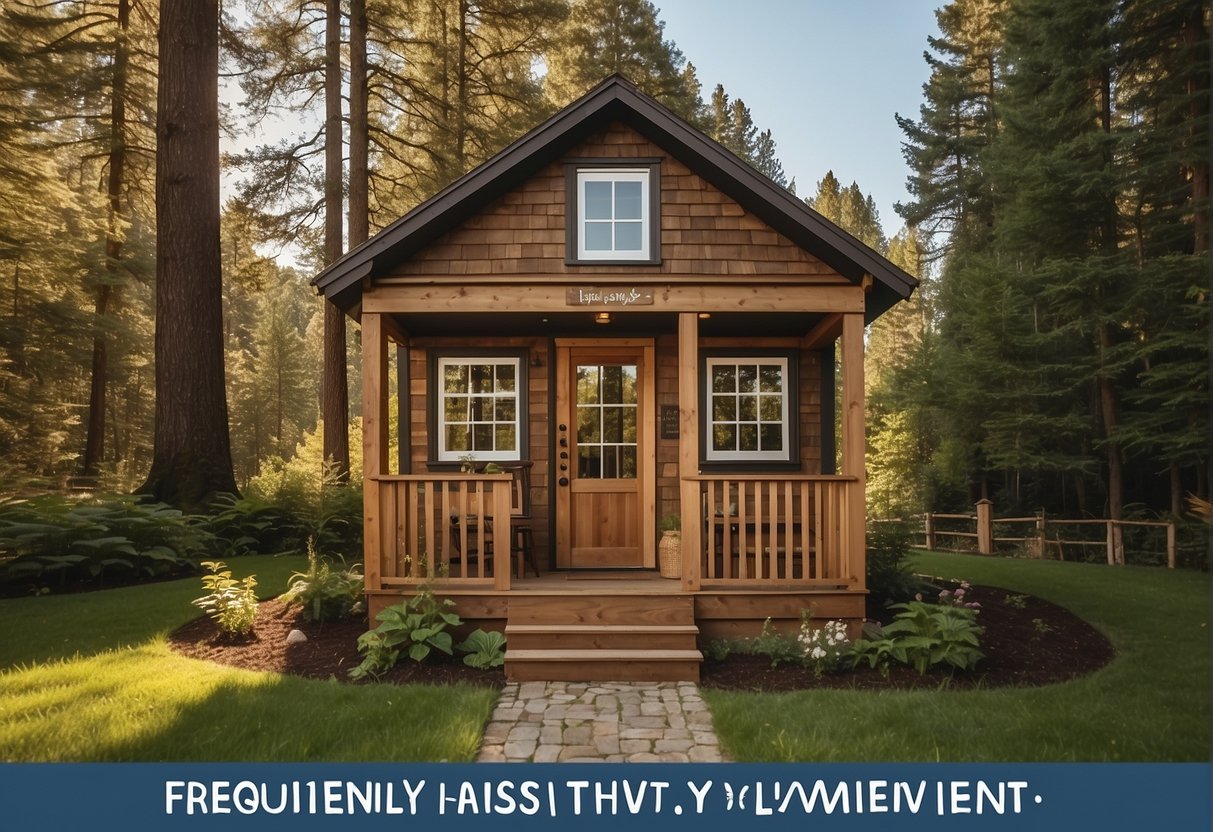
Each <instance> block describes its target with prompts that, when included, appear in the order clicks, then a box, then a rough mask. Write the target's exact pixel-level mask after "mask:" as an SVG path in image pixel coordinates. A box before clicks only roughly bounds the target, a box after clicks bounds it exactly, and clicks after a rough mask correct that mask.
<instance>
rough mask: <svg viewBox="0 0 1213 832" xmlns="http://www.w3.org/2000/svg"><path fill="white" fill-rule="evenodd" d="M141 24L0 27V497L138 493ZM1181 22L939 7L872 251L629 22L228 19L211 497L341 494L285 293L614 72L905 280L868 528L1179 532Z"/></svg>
mask: <svg viewBox="0 0 1213 832" xmlns="http://www.w3.org/2000/svg"><path fill="white" fill-rule="evenodd" d="M162 5H163V4H159V3H155V2H151V0H105V1H103V2H79V1H77V0H10V2H7V3H6V4H5V6H4V9H3V11H2V12H0V59H2V60H0V145H2V147H3V152H2V153H0V275H2V278H3V279H2V280H0V285H2V286H3V287H4V290H3V292H0V495H2V496H13V495H21V494H30V493H34V492H37V491H42V490H48V489H59V488H62V487H63V486H64V485H72V484H74V483H82V482H83V483H87V484H90V485H92V484H94V483H95V484H98V485H99V486H100V487H102V488H104V489H108V490H116V491H131V490H133V489H136V488H139V487H140V486H141V484H144V485H146V484H147V483H148V482H149V479H148V472H149V469H151V468H152V460H153V450H154V444H155V443H154V439H153V437H154V419H155V404H154V399H155V397H154V389H155V384H154V361H155V355H156V350H155V348H154V337H155V336H154V333H155V329H156V320H155V318H156V282H157V275H156V257H155V253H156V233H157V227H158V226H157V206H156V187H155V179H156V177H155V168H156V152H157V133H156V124H157V74H158V71H159V70H158V67H159V66H160V61H159V59H160V57H161V56H159V55H158V54H157V48H158V47H157V31H158V28H159V26H160V19H159V18H160V14H161V13H162ZM1210 15H1211V13H1210V7H1209V3H1208V2H1207V0H1067V2H1065V3H1056V2H1052V0H954V1H953V2H951V3H948V4H946V5H943V6H942V7H941V8H940V9H939V10H938V11H937V12H936V19H937V23H938V33H937V34H936V35H934V36H932V37H930V38H929V39H928V42H927V43H926V44H924V47H925V50H926V51H925V52H924V57H925V59H926V61H927V64H928V68H929V72H930V75H929V80H928V82H927V83H926V84H925V86H924V88H923V100H922V104H921V108H920V110H919V112H918V113H903V114H897V115H896V116H895V115H894V114H893V113H890V114H889V118H894V117H896V119H897V123H898V124H899V126H900V129H901V131H902V133H903V136H904V144H903V152H904V156H905V162H906V164H907V167H908V181H907V189H908V191H909V194H910V198H909V199H908V200H907V201H906V202H904V203H901V204H898V205H897V206H896V212H897V214H898V216H899V219H900V222H901V223H903V224H902V225H901V226H900V228H899V229H898V230H897V231H896V232H895V233H893V234H889V232H888V230H887V229H886V226H885V224H884V223H883V222H882V219H881V217H880V216H879V214H878V211H877V209H876V205H875V202H874V200H873V199H872V198H871V196H869V195H868V194H867V193H865V191H864V189H863V187H862V186H861V184H859V182H858V181H853V182H851V183H850V184H844V183H843V182H842V181H839V179H838V178H837V177H836V176H835V175H834V174H833V172H831V171H829V170H828V169H826V170H823V171H822V172H821V173H820V174H819V175H820V179H818V180H817V181H816V182H815V183H814V184H813V185H812V186H809V185H808V183H805V182H801V183H796V182H794V181H790V180H789V177H788V175H787V174H786V173H785V171H784V169H783V165H782V163H781V161H780V158H779V153H778V146H777V142H776V138H777V137H775V136H773V135H772V133H771V131H770V130H763V129H761V125H758V124H755V121H754V118H753V116H752V114H751V113H750V110H749V108H748V107H747V106H746V105H745V103H744V100H743V98H742V95H741V93H742V92H744V91H729V90H726V89H725V88H724V87H723V86H722V85H715V86H714V87H713V88H712V89H710V90H709V89H708V88H707V87H706V86H705V85H703V83H702V82H701V79H700V78H699V77H698V76H697V72H696V69H695V66H694V63H693V59H694V56H684V55H683V54H682V53H681V52H680V51H679V49H678V48H677V46H676V45H675V43H674V40H673V39H672V35H673V34H675V33H668V32H666V31H665V30H664V28H663V26H662V24H661V22H660V12H659V10H658V9H657V8H656V7H655V6H654V5H653V4H652V3H650V2H646V0H481V2H472V0H242V2H230V3H227V4H225V6H224V9H223V15H222V17H221V18H220V20H219V27H218V28H219V35H220V43H221V46H222V62H221V69H220V71H221V73H223V74H224V75H225V76H230V77H231V78H233V79H235V81H236V82H237V83H238V85H239V90H240V93H241V96H240V97H241V100H240V101H239V102H238V104H237V105H236V106H233V107H230V108H227V109H226V110H225V112H224V123H223V129H224V130H225V131H227V132H228V133H229V134H230V135H233V136H235V135H237V134H240V133H242V132H247V131H251V130H253V129H254V128H255V127H256V126H257V125H258V124H261V123H262V122H264V121H266V120H269V119H275V118H279V119H281V118H283V116H284V114H285V118H286V119H287V120H288V121H289V123H290V124H292V125H293V126H294V127H295V129H292V130H291V131H289V135H287V136H286V137H285V138H283V139H281V140H280V141H275V142H274V143H271V144H265V145H254V146H250V147H249V148H248V149H247V150H244V151H242V152H240V153H238V154H232V155H228V156H226V157H225V158H224V159H223V160H222V165H223V166H224V167H225V169H226V170H227V171H228V173H229V176H230V177H231V178H232V181H234V182H237V183H238V184H237V186H236V187H235V188H234V189H233V193H232V194H231V196H230V197H229V198H227V199H226V201H225V202H224V204H223V206H222V217H221V225H220V244H221V256H220V260H221V269H222V282H221V285H222V293H223V306H222V330H223V332H222V337H223V353H224V360H223V365H222V370H223V378H222V385H223V389H224V390H225V391H226V398H227V412H228V418H227V424H226V425H224V426H222V427H223V428H225V429H226V430H227V431H228V433H229V435H230V448H231V460H232V474H233V481H234V483H235V485H236V486H237V487H239V488H241V489H244V490H249V489H251V490H254V491H257V490H258V489H260V490H261V492H262V493H270V492H272V491H273V489H274V488H275V487H280V486H281V483H282V482H284V481H285V480H288V479H289V478H291V477H311V478H316V479H318V476H319V471H320V468H321V460H322V459H323V458H324V457H325V456H329V457H332V458H335V459H336V460H337V467H338V471H339V473H340V472H341V470H342V469H345V468H347V467H348V466H350V465H351V464H352V466H353V467H354V469H355V473H356V469H357V466H358V459H357V454H355V455H354V459H352V460H351V459H350V455H349V452H348V448H349V444H348V443H349V440H348V435H349V433H350V432H351V431H352V432H353V433H354V435H355V440H354V447H357V431H358V427H359V424H358V413H357V403H358V402H359V400H360V396H359V391H358V390H357V384H358V378H359V375H358V373H357V372H355V371H353V368H356V367H357V364H358V355H357V352H358V350H357V328H356V326H351V327H349V328H348V331H343V330H344V329H345V327H344V321H343V320H342V319H341V315H340V313H335V310H333V309H331V308H330V309H328V310H326V309H325V308H324V307H323V305H322V303H321V301H320V300H319V299H318V298H317V297H316V296H315V293H314V292H313V290H312V289H311V288H310V287H309V285H308V280H309V278H310V276H311V275H312V274H314V273H315V272H317V271H319V270H320V269H321V268H322V267H323V265H324V264H325V263H327V262H331V261H332V260H333V259H335V258H336V257H338V256H340V254H341V252H342V251H344V250H347V249H348V248H350V247H352V246H354V245H356V244H358V243H359V242H361V241H362V240H364V239H366V237H367V236H368V235H369V234H373V233H374V232H375V231H376V230H377V229H379V228H381V227H383V226H385V225H387V224H388V223H390V222H391V221H393V220H394V219H396V218H397V217H399V216H400V215H402V214H403V213H405V212H406V211H408V210H409V209H410V208H412V207H413V206H415V205H417V204H418V203H419V202H421V201H423V200H424V199H426V198H427V197H429V196H431V195H432V194H434V193H435V192H437V191H438V190H440V189H441V188H442V187H443V186H445V185H446V184H448V183H449V182H451V181H453V180H454V179H455V178H457V177H459V176H460V175H462V174H463V173H465V172H467V171H468V170H469V169H471V168H472V167H474V166H475V165H477V164H479V163H480V162H482V161H484V160H485V159H487V158H488V157H490V156H491V155H492V154H493V153H495V152H496V151H498V150H500V149H501V148H503V147H504V146H505V145H507V144H508V143H510V142H511V141H513V140H514V139H515V138H517V137H519V136H520V135H522V134H523V133H525V132H526V131H527V130H529V129H530V128H531V127H533V126H535V125H536V124H538V123H540V122H541V121H543V119H545V118H546V117H547V116H549V115H551V114H552V113H553V112H555V111H556V110H557V109H559V108H560V107H562V106H564V105H566V104H568V103H569V102H570V101H572V100H574V99H575V98H577V97H578V96H580V95H581V94H582V93H584V92H585V91H586V90H588V89H589V88H590V87H592V86H593V85H595V84H596V83H597V82H599V81H600V80H601V79H602V78H604V77H606V76H607V75H609V74H611V73H613V72H620V73H623V74H624V75H626V76H627V77H628V78H629V79H631V80H632V81H633V82H635V83H636V84H637V85H638V86H639V87H640V88H641V89H642V90H643V91H645V92H647V93H648V94H650V95H652V96H654V97H656V98H657V99H658V100H660V101H662V102H663V103H664V104H666V105H667V106H668V107H670V108H671V109H672V110H673V111H674V112H675V113H677V114H678V115H680V116H681V117H683V118H684V119H686V120H687V121H689V122H690V123H692V124H693V125H695V126H696V127H698V128H699V129H701V130H703V131H704V132H705V133H707V134H708V135H710V136H712V137H713V138H715V139H717V140H719V141H721V142H722V143H723V144H724V145H725V146H726V147H728V148H729V149H730V150H732V151H733V152H734V153H736V154H737V155H738V156H740V157H741V158H742V159H744V160H746V161H747V162H748V163H749V164H751V165H753V166H754V167H755V168H756V169H758V170H759V171H761V172H762V173H763V174H765V175H767V176H769V177H770V178H771V179H773V180H774V181H776V182H778V183H779V184H781V185H783V186H785V187H788V188H791V189H793V190H797V189H798V190H799V191H800V192H801V193H802V195H804V194H807V196H805V200H806V202H808V203H809V205H810V206H812V207H813V208H814V209H816V210H817V211H819V212H821V213H822V214H824V215H825V216H827V217H829V218H830V219H832V220H834V221H835V222H837V223H838V224H840V225H841V226H842V227H843V228H845V229H847V230H848V231H850V232H851V233H852V234H854V235H855V236H856V237H858V238H859V239H861V240H863V241H864V242H865V243H867V244H869V245H871V246H872V247H873V248H876V249H877V250H879V251H881V252H882V253H884V254H885V255H886V256H888V257H889V258H890V259H891V260H892V261H893V262H895V263H897V264H898V265H900V266H902V267H903V268H905V269H906V270H907V271H910V272H911V273H914V274H916V275H917V276H918V277H919V279H920V280H921V285H920V288H919V290H918V291H917V292H916V293H915V295H914V298H913V299H912V301H911V302H910V303H907V304H902V305H901V306H899V307H898V308H897V309H895V310H893V311H892V312H890V313H889V314H886V315H885V316H884V317H883V318H881V319H880V320H879V321H878V322H877V323H876V324H874V325H873V326H871V327H870V328H869V332H868V342H867V348H868V349H867V358H866V374H867V384H868V408H869V413H868V417H869V419H868V426H869V431H868V442H869V454H868V466H869V494H868V500H869V508H870V510H871V511H872V513H873V514H875V515H877V516H895V515H906V514H910V513H914V512H920V511H923V510H934V511H946V510H964V509H968V508H970V507H971V505H972V502H973V501H974V500H975V499H978V498H981V497H988V498H990V499H993V500H994V501H995V503H996V505H997V506H998V508H999V510H1000V511H1009V512H1016V511H1035V510H1039V509H1045V510H1046V511H1048V512H1050V513H1058V514H1063V515H1067V516H1079V515H1091V516H1101V517H1107V516H1110V517H1132V516H1154V515H1166V514H1169V515H1181V514H1182V513H1183V512H1184V511H1185V502H1184V501H1185V498H1187V497H1188V496H1190V495H1191V496H1198V497H1205V498H1207V497H1208V493H1209V461H1210V460H1209V447H1210V440H1209V430H1210V397H1209V355H1210V341H1209V338H1210V336H1209V325H1208V323H1209V322H1208V308H1209V305H1208V293H1209V289H1210V267H1209V258H1208V247H1209V231H1208V204H1209V166H1208V165H1209V156H1210V153H1209V127H1210V124H1209V121H1210V107H1209V104H1210V86H1209V67H1210V43H1209V28H1210ZM204 22H205V21H204ZM790 71H795V69H794V67H791V68H790ZM813 82H814V81H813V79H807V78H806V79H805V83H813ZM245 146H248V145H247V142H246V143H245ZM822 162H823V166H825V165H826V164H828V161H827V160H822ZM162 213H163V212H162ZM284 251H289V252H290V255H291V257H290V258H289V260H288V258H279V257H276V256H275V255H277V254H280V253H281V252H284ZM290 261H293V265H290V266H284V265H282V264H281V263H284V262H290ZM326 355H327V358H326ZM326 365H327V366H328V368H329V370H328V371H327V372H326V371H325V369H324V368H325V367H326ZM322 381H323V382H324V383H323V384H322ZM322 388H323V389H322ZM322 401H323V402H324V403H325V404H324V408H323V418H322V407H321V402H322ZM325 425H327V429H326V428H325V427H324V426H325ZM354 481H355V482H357V480H356V479H355V480H354ZM153 490H154V489H153Z"/></svg>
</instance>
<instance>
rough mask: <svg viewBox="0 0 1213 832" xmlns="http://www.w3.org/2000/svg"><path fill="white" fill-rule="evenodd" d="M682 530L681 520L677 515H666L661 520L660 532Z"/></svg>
mask: <svg viewBox="0 0 1213 832" xmlns="http://www.w3.org/2000/svg"><path fill="white" fill-rule="evenodd" d="M681 530H682V518H681V517H679V516H678V515H677V514H667V515H666V516H665V517H662V518H661V531H663V532H677V531H681Z"/></svg>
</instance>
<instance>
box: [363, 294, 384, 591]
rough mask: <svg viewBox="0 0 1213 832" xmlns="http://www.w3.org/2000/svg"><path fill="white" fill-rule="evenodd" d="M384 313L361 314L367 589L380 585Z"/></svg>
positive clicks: (364, 530) (364, 536) (381, 555)
mask: <svg viewBox="0 0 1213 832" xmlns="http://www.w3.org/2000/svg"><path fill="white" fill-rule="evenodd" d="M383 330H384V328H383V316H382V315H378V314H373V313H372V314H363V316H362V522H363V538H362V539H363V544H362V548H363V557H364V561H365V564H364V570H363V574H364V575H365V576H366V588H367V590H368V591H375V590H379V589H382V586H381V585H380V578H381V576H382V574H383V571H382V563H381V561H382V557H383V541H382V534H383V528H382V523H381V518H380V493H379V492H380V483H379V481H378V480H377V479H376V478H377V477H379V476H380V475H382V474H386V473H388V435H387V431H388V406H387V402H388V396H387V391H388V379H387V371H388V355H387V336H386V335H385V333H384V331H383Z"/></svg>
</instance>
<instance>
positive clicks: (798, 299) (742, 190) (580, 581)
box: [315, 76, 915, 680]
mask: <svg viewBox="0 0 1213 832" xmlns="http://www.w3.org/2000/svg"><path fill="white" fill-rule="evenodd" d="M315 283H316V285H317V287H318V288H319V290H320V291H321V292H323V293H324V295H325V296H326V297H327V298H328V299H329V300H331V301H332V302H333V303H335V304H337V305H338V306H339V307H340V308H342V309H343V310H345V312H346V313H348V314H349V315H350V316H351V317H352V318H354V319H356V320H358V321H360V323H361V331H362V413H363V420H364V422H363V436H364V438H363V453H364V465H363V488H364V495H365V496H364V500H365V503H364V522H365V524H366V527H365V574H366V589H367V595H368V599H369V606H370V609H371V611H372V614H374V613H375V612H376V611H378V610H380V609H382V608H383V607H384V606H385V605H387V604H390V603H394V602H395V601H397V600H399V599H400V598H401V596H404V595H408V594H410V593H412V592H415V591H416V590H417V588H418V587H419V586H421V585H432V586H433V587H434V588H435V591H436V592H438V593H440V594H442V595H444V596H446V597H449V598H451V599H453V600H454V601H455V602H456V604H457V608H458V611H459V613H460V615H461V616H462V617H463V618H464V619H465V620H467V621H469V622H473V623H475V624H476V625H479V626H484V627H486V628H496V629H500V630H503V631H504V632H505V633H506V635H507V638H508V651H507V665H506V669H507V674H508V675H509V676H510V677H511V678H514V679H648V680H655V679H668V678H673V679H680V678H690V679H694V678H697V676H698V664H699V661H700V660H701V656H700V654H699V652H698V650H697V648H696V644H697V639H710V638H719V637H732V636H740V635H748V634H753V633H756V632H757V631H758V630H759V629H760V628H761V626H762V624H763V622H764V621H765V620H766V619H768V618H770V619H772V620H773V621H774V622H775V623H776V624H777V625H778V626H782V627H783V628H784V629H790V628H793V627H794V626H796V625H798V624H799V622H800V620H801V616H802V613H803V611H804V610H806V609H808V610H810V611H811V615H812V617H814V618H816V619H821V620H824V619H837V618H841V619H848V620H852V621H857V620H858V619H860V618H862V616H863V610H864V597H865V594H866V592H865V588H864V519H865V518H864V381H863V350H864V341H863V331H864V325H865V323H868V322H871V321H872V320H873V319H874V318H875V317H876V316H878V315H880V314H881V313H882V312H884V311H885V310H887V309H889V308H890V307H891V306H892V305H893V304H895V303H897V302H899V301H901V300H903V299H905V298H908V297H909V295H910V293H911V291H912V290H913V288H914V286H915V280H914V279H913V278H912V277H911V276H910V275H908V274H906V273H905V272H904V271H902V270H901V269H899V268H897V267H896V266H894V265H893V264H891V263H890V262H888V261H887V260H886V259H884V258H883V257H882V256H880V255H879V254H877V253H876V252H874V251H872V250H871V249H869V248H868V247H866V246H864V245H863V244H862V243H860V242H858V241H857V240H855V239H854V238H853V237H851V236H850V235H848V234H847V233H845V232H844V231H842V230H840V229H839V228H838V227H837V226H835V225H834V224H832V223H831V222H829V221H827V220H826V219H824V218H823V217H822V216H820V215H819V214H817V213H816V212H814V211H813V210H811V209H810V208H809V207H808V206H806V205H805V203H804V202H803V201H801V200H799V199H797V198H796V197H795V196H794V195H792V194H790V193H788V192H787V191H786V190H785V189H783V188H780V187H779V186H777V185H775V184H774V183H773V182H771V181H770V180H769V179H767V178H765V177H763V176H762V175H761V174H759V173H757V172H756V171H755V170H753V169H752V168H750V167H749V166H748V165H746V164H745V163H744V162H742V161H741V160H739V159H738V158H737V157H736V156H734V155H733V154H731V153H730V152H729V151H727V150H725V149H724V148H723V147H721V146H720V145H719V144H717V143H716V142H714V141H712V140H711V139H709V138H708V137H706V136H705V135H703V134H702V133H700V132H699V131H697V130H696V129H694V128H693V127H691V126H690V125H688V124H687V123H685V122H684V121H682V120H681V119H679V118H678V117H677V116H675V115H673V114H672V113H671V112H670V111H669V110H667V109H665V108H664V107H663V106H662V105H661V104H659V103H658V102H656V101H654V100H653V99H652V98H649V97H648V96H646V95H644V94H643V93H641V92H640V91H638V90H637V89H636V88H635V87H634V86H633V85H632V84H631V83H629V82H628V81H626V80H625V79H623V78H620V77H618V76H614V77H612V78H609V79H607V80H606V81H605V82H603V83H602V84H600V85H599V86H598V87H596V88H595V89H593V90H591V91H590V92H589V93H588V94H586V95H585V96H584V97H582V98H581V99H579V100H578V101H576V102H574V103H573V104H571V105H569V106H568V107H567V108H565V109H564V110H562V111H561V112H559V113H557V114H556V115H555V116H553V117H552V118H551V119H549V120H548V121H547V122H545V123H544V124H542V125H540V126H539V127H537V128H536V129H534V130H533V131H531V132H530V133H528V134H527V135H525V136H523V137H522V138H521V139H519V140H518V141H516V142H515V143H514V144H512V145H510V146H509V147H507V148H506V149H505V150H503V151H501V152H500V153H499V154H497V155H496V156H494V157H493V158H491V159H490V160H488V161H487V162H485V163H484V164H483V165H481V166H480V167H478V168H476V169H475V170H473V171H471V172H470V173H468V174H467V175H466V176H464V177H463V178H461V179H459V180H457V181H456V182H454V183H453V184H451V185H450V186H449V187H447V188H446V189H444V190H443V191H441V192H440V193H438V194H437V195H435V196H434V197H433V198H431V199H429V200H428V201H426V202H425V203H423V204H421V205H419V206H418V207H417V208H415V209H414V210H412V211H410V212H409V213H408V214H407V215H405V216H404V217H401V218H400V219H399V220H397V221H396V222H394V223H393V224H392V225H390V226H388V227H387V228H385V229H384V230H383V231H381V232H380V233H379V234H377V235H376V236H375V237H373V238H372V239H370V240H368V241H367V242H366V243H364V244H363V245H361V246H359V247H358V248H355V249H354V250H352V251H351V252H349V253H348V254H347V255H346V256H344V257H343V258H341V259H340V260H338V261H336V262H335V263H333V264H331V265H330V266H329V267H328V268H326V269H325V270H324V271H323V272H322V273H320V274H319V275H318V276H317V277H316V279H315ZM836 347H837V348H838V350H837V355H838V361H836V358H835V357H836ZM836 367H837V368H838V369H836ZM836 373H839V374H840V375H841V378H840V379H839V380H840V381H841V384H840V385H837V384H836ZM393 383H395V384H396V387H397V390H398V395H397V396H396V397H395V401H396V402H397V403H398V412H397V413H395V414H392V413H389V406H390V402H391V401H392V399H391V397H389V395H388V391H389V388H390V386H391V385H392V384H393ZM836 389H837V390H838V391H839V392H838V393H837V394H836V392H835V391H836ZM836 413H840V416H839V418H838V424H839V425H840V430H837V431H836V428H835V421H836V419H835V417H836ZM393 415H395V416H396V418H397V424H398V425H399V433H398V442H397V444H398V448H399V453H398V454H397V455H396V456H395V458H392V459H389V437H388V426H389V422H390V419H391V417H392V416H393ZM836 432H837V434H838V435H836ZM839 450H840V453H838V451H839ZM836 457H837V458H839V459H840V460H841V464H840V465H838V466H836V465H835V459H836ZM675 518H676V520H677V523H678V525H679V526H680V539H679V543H680V546H679V547H678V550H679V551H678V555H677V557H676V558H672V559H671V560H669V561H667V562H666V563H665V564H662V563H661V558H660V553H659V546H658V541H659V538H660V537H661V535H660V532H659V527H660V526H661V525H662V521H663V519H667V524H668V520H671V519H675ZM669 554H673V553H672V552H670V553H669ZM663 567H664V568H663Z"/></svg>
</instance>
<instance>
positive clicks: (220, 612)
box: [191, 560, 257, 636]
mask: <svg viewBox="0 0 1213 832" xmlns="http://www.w3.org/2000/svg"><path fill="white" fill-rule="evenodd" d="M202 565H203V566H204V567H205V568H206V569H208V570H210V574H209V575H203V576H202V587H203V589H207V590H210V591H209V593H208V594H206V595H203V596H202V597H201V598H195V599H194V600H193V601H192V602H191V603H192V604H193V605H194V606H196V607H200V608H201V609H202V610H203V611H204V612H205V613H206V614H207V615H209V616H210V617H211V619H212V620H213V621H214V622H215V623H216V624H218V625H219V629H220V630H222V631H223V632H225V633H227V634H229V635H237V636H239V635H245V634H247V633H249V632H251V631H252V629H253V624H254V622H256V620H257V595H256V593H255V592H254V591H253V590H254V588H255V587H256V586H257V578H256V577H255V576H253V575H249V576H248V577H247V578H244V579H243V580H239V581H238V580H236V579H235V578H233V577H232V572H231V570H230V569H228V568H227V566H226V564H224V563H223V562H222V561H210V560H208V561H203V563H202Z"/></svg>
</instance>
